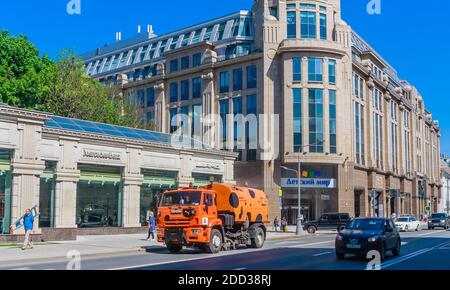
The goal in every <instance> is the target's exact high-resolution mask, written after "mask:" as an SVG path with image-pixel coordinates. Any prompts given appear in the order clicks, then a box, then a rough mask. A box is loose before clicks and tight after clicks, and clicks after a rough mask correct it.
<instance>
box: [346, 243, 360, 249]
mask: <svg viewBox="0 0 450 290" xmlns="http://www.w3.org/2000/svg"><path fill="white" fill-rule="evenodd" d="M347 248H349V249H361V245H354V244H347Z"/></svg>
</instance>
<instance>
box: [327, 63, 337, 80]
mask: <svg viewBox="0 0 450 290" xmlns="http://www.w3.org/2000/svg"><path fill="white" fill-rule="evenodd" d="M328 82H329V83H330V84H336V60H334V59H330V60H329V61H328Z"/></svg>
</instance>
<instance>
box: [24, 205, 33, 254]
mask: <svg viewBox="0 0 450 290" xmlns="http://www.w3.org/2000/svg"><path fill="white" fill-rule="evenodd" d="M34 218H35V217H34V215H33V214H32V213H31V210H30V209H27V210H26V211H25V215H24V217H23V219H22V220H23V228H24V229H25V239H24V241H23V246H22V250H26V249H27V248H30V249H33V242H32V238H31V233H32V232H33V223H34Z"/></svg>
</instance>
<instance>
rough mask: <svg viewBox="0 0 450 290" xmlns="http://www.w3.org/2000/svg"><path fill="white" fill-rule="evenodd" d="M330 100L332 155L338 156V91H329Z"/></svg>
mask: <svg viewBox="0 0 450 290" xmlns="http://www.w3.org/2000/svg"><path fill="white" fill-rule="evenodd" d="M329 100H330V107H329V110H330V153H331V154H336V153H337V147H336V134H337V131H336V91H335V90H329Z"/></svg>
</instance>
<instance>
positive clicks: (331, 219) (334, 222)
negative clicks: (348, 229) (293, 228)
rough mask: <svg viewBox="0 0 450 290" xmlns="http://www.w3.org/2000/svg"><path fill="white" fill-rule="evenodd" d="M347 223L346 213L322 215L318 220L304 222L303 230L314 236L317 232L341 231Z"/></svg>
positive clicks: (347, 216) (348, 217)
mask: <svg viewBox="0 0 450 290" xmlns="http://www.w3.org/2000/svg"><path fill="white" fill-rule="evenodd" d="M349 221H350V215H349V214H348V213H324V214H322V215H321V216H320V218H319V219H318V220H315V221H309V222H306V223H305V224H304V225H303V229H304V230H305V231H307V232H308V233H310V234H314V233H315V232H316V231H318V230H337V231H341V230H342V229H344V228H345V225H346V224H347V223H348V222H349Z"/></svg>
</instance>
